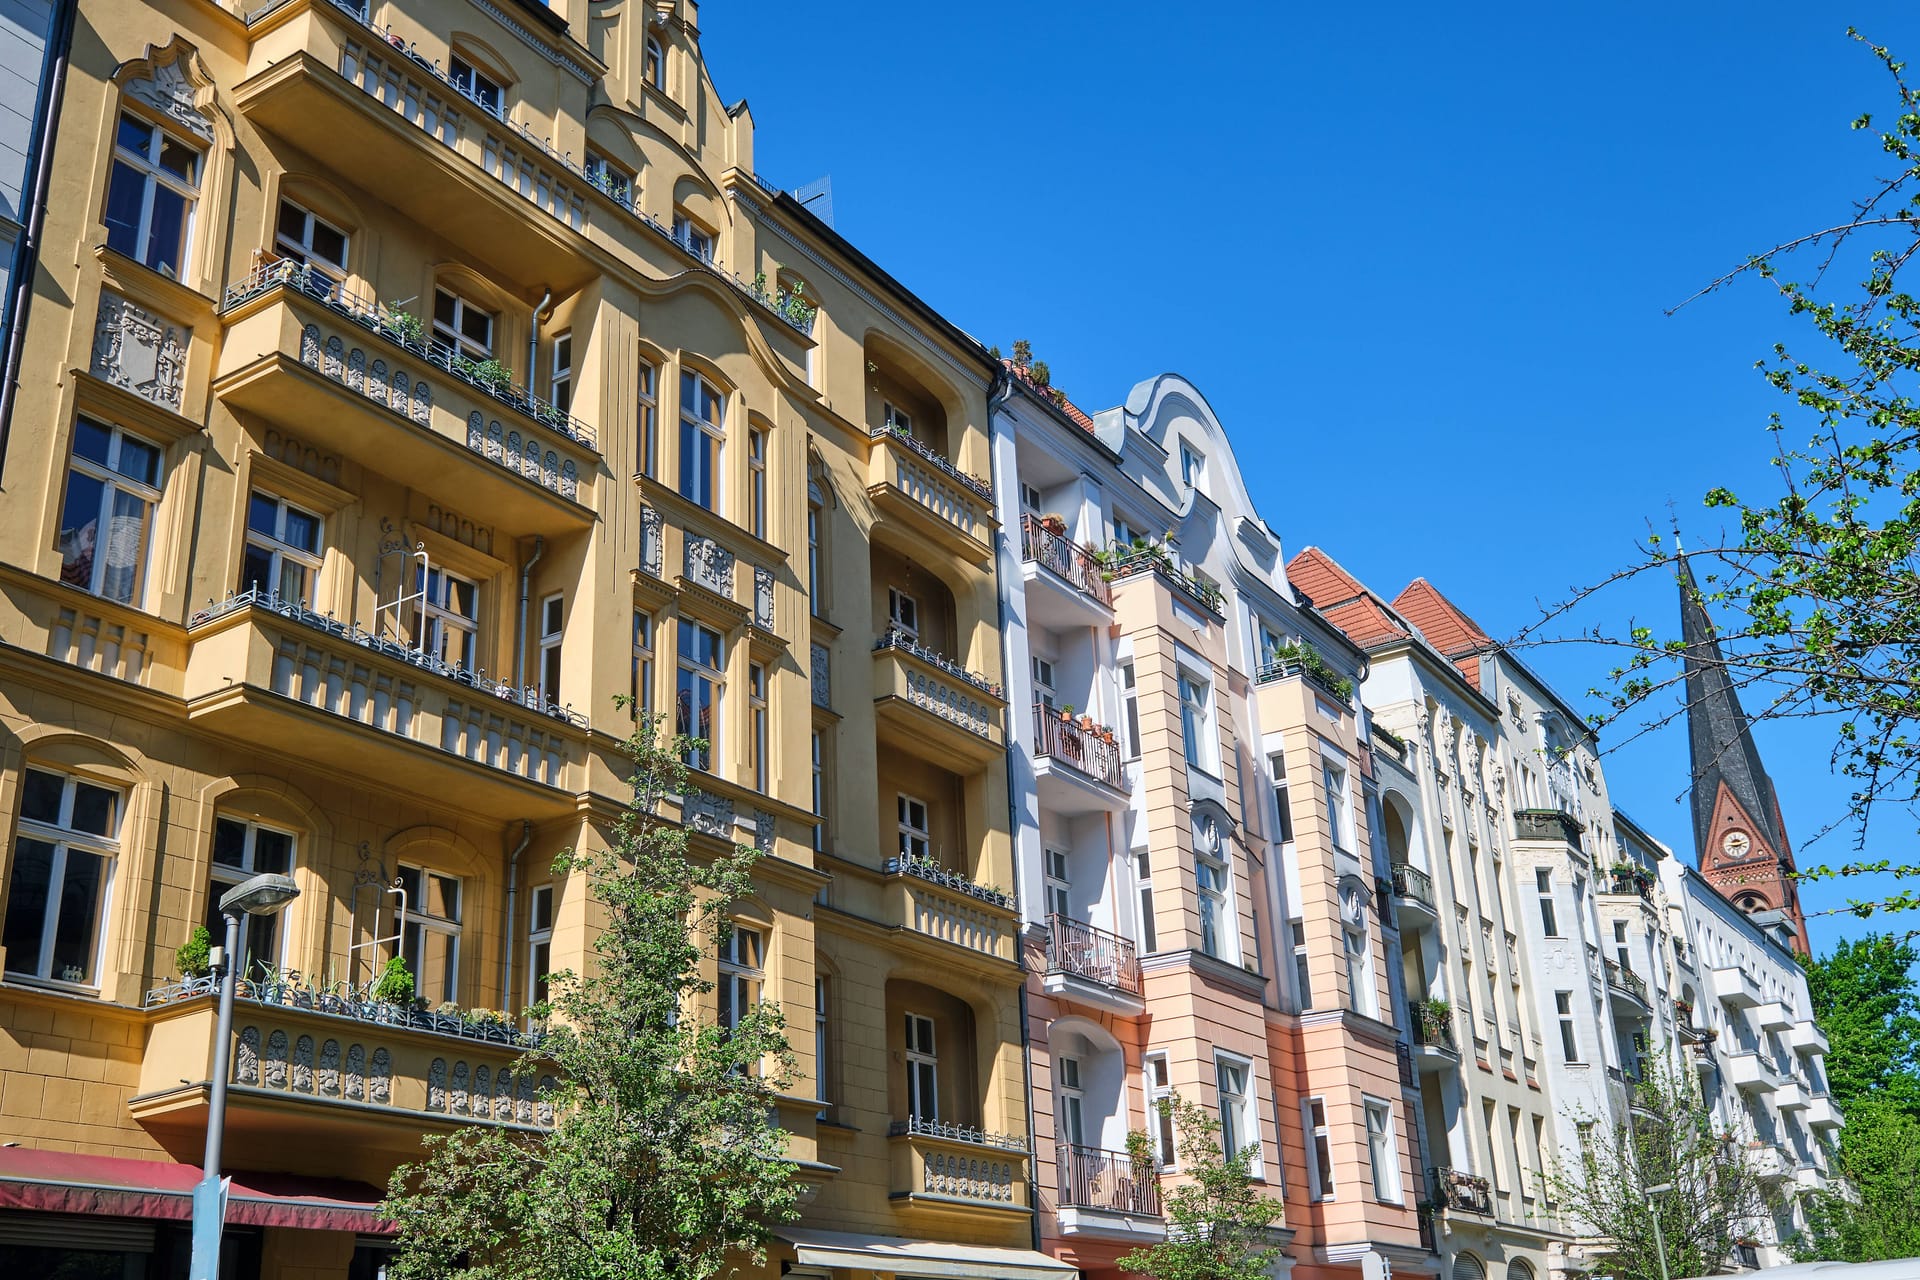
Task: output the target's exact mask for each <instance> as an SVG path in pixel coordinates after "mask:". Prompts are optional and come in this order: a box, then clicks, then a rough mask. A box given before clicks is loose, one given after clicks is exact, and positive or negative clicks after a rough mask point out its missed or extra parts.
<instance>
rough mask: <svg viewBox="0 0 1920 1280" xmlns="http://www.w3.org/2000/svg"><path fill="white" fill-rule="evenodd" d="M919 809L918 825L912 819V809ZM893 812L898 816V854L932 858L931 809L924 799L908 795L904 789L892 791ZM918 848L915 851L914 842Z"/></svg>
mask: <svg viewBox="0 0 1920 1280" xmlns="http://www.w3.org/2000/svg"><path fill="white" fill-rule="evenodd" d="M915 809H918V810H919V811H920V822H919V825H917V826H916V825H915V824H914V821H913V811H914V810H915ZM894 812H895V813H896V814H897V815H898V817H899V826H898V833H899V837H900V839H899V856H901V857H903V858H918V859H922V860H926V861H931V860H932V858H933V810H932V809H931V808H930V807H929V806H928V805H927V802H926V801H925V800H922V799H920V798H919V797H917V796H910V795H908V794H907V793H906V792H904V791H896V792H895V793H894ZM916 842H918V844H919V846H920V848H919V850H918V851H917V852H916V851H915V849H914V844H915V843H916Z"/></svg>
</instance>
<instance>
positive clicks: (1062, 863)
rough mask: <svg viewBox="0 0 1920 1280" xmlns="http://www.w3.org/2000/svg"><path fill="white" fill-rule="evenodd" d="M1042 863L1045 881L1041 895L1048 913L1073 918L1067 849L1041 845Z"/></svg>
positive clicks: (1065, 918) (1042, 877) (1071, 887)
mask: <svg viewBox="0 0 1920 1280" xmlns="http://www.w3.org/2000/svg"><path fill="white" fill-rule="evenodd" d="M1040 863H1041V879H1042V882H1043V888H1042V892H1041V897H1042V901H1043V903H1044V904H1045V906H1046V909H1047V914H1048V915H1050V916H1059V917H1060V918H1061V919H1062V920H1071V919H1073V901H1072V894H1073V881H1072V878H1071V876H1069V875H1068V871H1069V869H1070V868H1069V866H1068V857H1067V851H1066V850H1065V849H1060V848H1056V847H1054V846H1053V845H1046V844H1043V845H1042V846H1041V847H1040ZM1056 866H1057V868H1058V870H1056V869H1055V868H1056Z"/></svg>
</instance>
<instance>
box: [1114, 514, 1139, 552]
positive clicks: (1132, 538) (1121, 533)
mask: <svg viewBox="0 0 1920 1280" xmlns="http://www.w3.org/2000/svg"><path fill="white" fill-rule="evenodd" d="M1145 541H1146V538H1145V536H1144V535H1143V534H1142V533H1141V532H1140V531H1139V530H1138V529H1136V528H1134V527H1133V525H1131V524H1130V523H1128V522H1127V520H1126V518H1125V517H1123V516H1117V515H1116V516H1115V517H1114V518H1113V544H1114V545H1115V546H1117V547H1121V548H1126V547H1131V546H1132V545H1133V544H1134V543H1136V542H1145Z"/></svg>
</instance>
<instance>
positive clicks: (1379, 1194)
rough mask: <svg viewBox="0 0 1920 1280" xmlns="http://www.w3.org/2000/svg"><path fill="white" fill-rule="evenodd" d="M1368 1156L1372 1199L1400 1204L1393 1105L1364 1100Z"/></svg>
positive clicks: (1398, 1160)
mask: <svg viewBox="0 0 1920 1280" xmlns="http://www.w3.org/2000/svg"><path fill="white" fill-rule="evenodd" d="M1366 1108H1367V1156H1368V1158H1369V1160H1370V1161H1371V1162H1372V1165H1373V1198H1374V1199H1376V1200H1378V1201H1380V1202H1382V1203H1383V1204H1399V1203H1400V1152H1399V1151H1398V1150H1397V1149H1396V1147H1395V1145H1394V1141H1393V1105H1392V1104H1391V1103H1387V1102H1381V1101H1379V1100H1378V1099H1375V1098H1368V1099H1366Z"/></svg>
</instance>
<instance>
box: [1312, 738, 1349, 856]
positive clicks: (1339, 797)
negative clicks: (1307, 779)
mask: <svg viewBox="0 0 1920 1280" xmlns="http://www.w3.org/2000/svg"><path fill="white" fill-rule="evenodd" d="M1320 766H1321V774H1322V777H1324V778H1325V780H1326V784H1327V829H1328V830H1329V831H1331V832H1332V833H1333V847H1334V848H1336V849H1340V850H1345V851H1349V852H1350V851H1351V850H1352V849H1353V839H1352V835H1351V832H1350V826H1351V823H1352V820H1353V817H1352V813H1353V802H1352V801H1351V800H1349V799H1348V798H1347V771H1346V770H1345V769H1343V768H1341V767H1340V766H1339V765H1337V764H1335V763H1333V761H1331V760H1326V759H1322V760H1321V762H1320Z"/></svg>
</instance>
